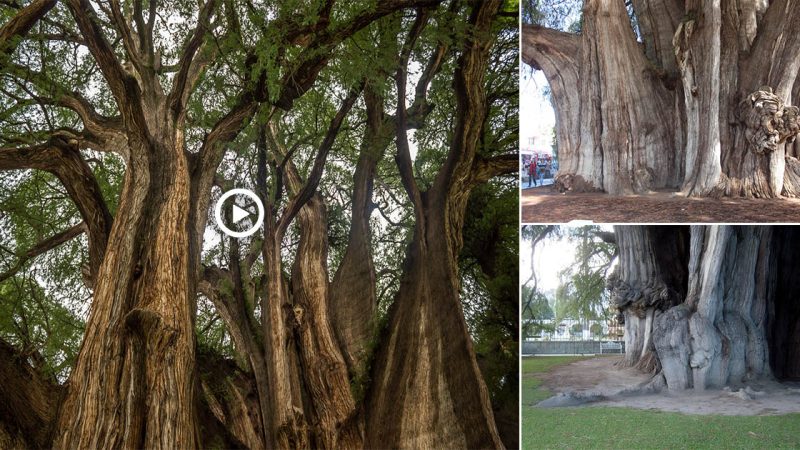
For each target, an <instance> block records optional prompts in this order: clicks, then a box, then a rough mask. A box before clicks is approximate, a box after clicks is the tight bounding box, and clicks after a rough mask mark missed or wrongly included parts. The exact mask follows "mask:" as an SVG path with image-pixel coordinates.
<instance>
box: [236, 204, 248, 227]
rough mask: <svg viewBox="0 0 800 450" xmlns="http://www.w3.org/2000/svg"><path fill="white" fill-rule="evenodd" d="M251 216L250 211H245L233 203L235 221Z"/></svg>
mask: <svg viewBox="0 0 800 450" xmlns="http://www.w3.org/2000/svg"><path fill="white" fill-rule="evenodd" d="M249 216H250V212H249V211H245V210H243V209H242V208H239V207H238V206H236V205H233V221H234V222H237V223H238V222H239V221H240V220H242V219H244V218H245V217H249Z"/></svg>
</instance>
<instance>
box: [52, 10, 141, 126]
mask: <svg viewBox="0 0 800 450" xmlns="http://www.w3.org/2000/svg"><path fill="white" fill-rule="evenodd" d="M67 6H68V7H69V9H70V12H71V13H72V16H73V17H74V18H75V22H76V23H77V24H78V28H79V29H80V30H81V34H82V35H83V37H84V38H85V39H86V44H87V46H88V47H89V51H90V52H91V53H92V56H93V57H94V59H95V61H96V62H97V66H98V67H99V69H100V72H102V73H103V77H104V78H105V79H106V82H107V83H108V86H109V88H110V89H111V92H112V94H113V95H114V98H115V100H116V102H117V107H118V108H119V110H120V112H121V114H122V118H123V121H125V122H126V125H127V126H126V128H128V129H131V130H132V131H134V132H136V133H138V134H139V136H141V137H142V138H146V139H147V140H149V131H148V128H147V122H146V121H145V118H144V112H143V110H142V105H141V89H140V87H139V84H138V83H137V81H136V79H135V78H134V77H133V76H132V75H131V74H128V73H126V72H125V70H124V69H123V68H122V65H120V63H119V61H118V60H117V56H116V54H115V53H114V50H113V49H112V48H111V46H110V45H109V44H108V41H106V38H105V36H104V35H103V30H102V28H101V27H100V25H99V23H98V21H97V12H96V11H95V10H94V8H93V7H92V5H91V3H90V1H89V0H67Z"/></svg>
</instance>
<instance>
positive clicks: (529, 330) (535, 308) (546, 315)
mask: <svg viewBox="0 0 800 450" xmlns="http://www.w3.org/2000/svg"><path fill="white" fill-rule="evenodd" d="M531 291H532V288H531V287H530V286H522V298H523V299H530V303H528V307H527V308H525V309H524V310H523V311H522V330H521V331H522V336H523V338H529V337H535V336H541V334H542V333H553V332H555V328H556V326H555V323H545V321H546V320H550V319H554V318H555V313H554V312H553V308H552V307H550V302H549V300H548V298H547V297H546V296H545V295H544V294H542V293H541V292H538V291H537V292H533V293H532V292H531Z"/></svg>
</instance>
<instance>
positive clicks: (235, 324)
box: [0, 0, 518, 448]
mask: <svg viewBox="0 0 800 450" xmlns="http://www.w3.org/2000/svg"><path fill="white" fill-rule="evenodd" d="M34 3H36V4H38V3H41V2H34ZM34 3H32V4H30V5H28V6H23V5H19V4H16V3H13V4H8V5H3V6H2V15H0V17H3V18H4V19H5V20H6V22H5V25H4V26H3V33H6V30H9V29H12V28H13V29H14V30H16V31H13V32H11V33H8V34H4V35H3V36H4V37H5V36H9V37H6V40H5V41H4V42H2V43H0V48H2V49H3V52H5V53H4V54H3V56H2V59H0V75H1V76H2V78H1V80H2V81H0V83H2V84H0V86H1V87H2V92H3V94H2V96H0V107H1V108H2V112H0V121H1V122H0V139H1V141H0V147H1V148H0V170H3V171H11V172H4V173H3V177H4V179H3V182H4V184H3V185H4V187H5V186H7V187H8V188H9V189H8V190H7V191H5V192H3V196H4V198H5V200H4V201H6V203H5V204H4V209H3V211H4V214H3V216H2V219H1V220H3V221H4V225H9V227H8V228H7V229H8V230H9V231H8V232H6V231H4V232H3V233H4V234H3V235H2V236H3V241H2V243H3V250H4V253H3V258H4V260H3V263H4V264H5V266H4V269H3V270H2V273H3V274H4V279H5V280H6V281H5V282H4V283H12V282H16V281H17V280H18V279H20V277H21V278H22V279H23V280H24V279H28V280H30V279H31V278H33V279H36V281H38V282H39V284H41V285H42V288H40V290H42V289H43V291H42V292H38V293H37V289H36V288H35V287H31V286H35V284H32V283H31V282H30V281H28V282H27V285H28V287H27V288H25V289H26V292H27V294H25V295H26V296H30V298H31V299H32V300H33V301H37V299H39V300H41V301H43V302H44V300H43V299H46V298H47V296H48V295H49V296H53V295H54V293H55V295H57V296H59V298H57V299H56V300H55V301H54V302H44V303H43V304H44V305H45V307H44V308H41V310H40V311H39V312H37V318H39V319H42V320H44V318H54V317H56V315H57V311H58V308H59V307H65V308H66V310H68V314H67V313H65V314H64V315H65V316H68V320H67V321H68V322H69V321H72V322H74V323H75V324H76V327H73V328H77V329H78V330H80V329H81V327H83V330H85V331H84V332H83V333H82V344H81V346H80V349H79V351H77V356H76V357H75V363H74V366H73V365H72V364H71V363H69V364H67V365H68V366H69V369H70V370H67V367H62V368H61V369H58V370H54V369H53V368H54V367H57V366H54V364H53V363H54V362H55V361H57V360H58V358H62V357H63V358H64V361H71V360H70V358H69V353H68V352H67V349H58V350H57V351H56V353H57V354H58V356H57V357H56V356H52V357H50V356H45V358H48V357H50V358H51V361H50V362H49V366H50V368H51V370H52V371H53V372H57V373H56V379H55V380H54V379H52V377H51V378H47V377H44V376H40V374H42V373H43V372H42V370H40V367H38V366H37V365H36V364H35V363H32V362H31V361H32V360H30V359H24V358H23V359H19V358H11V357H7V358H4V359H3V360H2V362H0V364H2V365H3V370H4V371H5V372H3V373H7V374H8V375H9V377H12V376H14V377H15V378H14V379H15V380H23V379H26V377H27V378H30V379H32V380H33V381H31V382H30V383H11V384H9V389H4V390H2V391H0V398H3V399H5V400H7V401H5V402H3V403H4V405H7V406H8V409H7V411H15V410H19V409H21V408H25V407H26V405H36V410H35V411H34V413H35V414H31V415H20V416H13V415H10V414H8V413H7V411H4V413H3V414H0V419H2V420H0V421H2V422H3V428H2V430H0V431H4V433H0V434H4V435H3V436H2V439H5V441H8V442H14V443H17V444H19V443H20V442H21V443H23V444H22V445H28V446H43V447H49V446H57V447H73V446H78V447H80V446H91V447H97V446H102V447H109V448H118V447H148V448H149V447H153V448H164V447H169V448H174V446H175V445H178V446H181V447H186V448H191V447H196V446H200V445H201V444H202V445H204V446H205V445H219V446H222V447H248V448H263V447H278V448H287V447H307V446H310V447H315V448H339V447H343V448H358V447H362V446H368V447H405V446H425V447H451V446H468V447H502V446H503V440H501V438H500V434H499V433H498V426H497V422H496V421H495V412H497V415H498V418H500V417H502V419H498V422H500V423H501V427H500V428H501V430H503V432H502V436H503V438H504V440H505V442H506V443H507V444H509V445H514V443H515V439H516V437H515V436H516V431H514V432H513V433H511V431H510V430H516V426H515V424H513V423H511V422H513V420H515V418H516V415H514V416H513V419H512V418H511V416H509V414H508V411H509V406H508V405H509V400H508V399H509V398H511V396H512V395H511V392H514V394H513V397H514V398H516V393H515V391H514V390H515V389H516V381H515V378H514V376H512V375H511V373H512V372H510V364H509V359H510V358H511V357H510V356H509V355H512V354H513V355H516V342H517V340H518V336H517V334H516V332H515V331H514V329H513V326H510V324H511V325H513V323H514V321H512V320H511V319H510V317H516V311H514V310H515V308H516V301H513V302H512V301H510V297H509V295H510V294H509V292H511V291H512V290H511V289H509V288H508V286H509V285H510V284H511V285H514V286H516V284H517V282H516V281H515V280H514V279H513V276H511V277H509V275H508V273H509V272H510V269H509V267H510V266H509V261H513V260H515V255H514V249H515V248H516V243H515V241H514V235H513V234H512V233H510V232H509V231H508V227H509V226H508V223H509V221H510V220H514V221H515V220H516V212H515V210H514V209H512V208H509V207H507V205H508V204H509V202H510V200H509V198H511V195H512V194H511V193H512V192H513V193H514V194H515V193H516V190H515V188H514V187H513V178H508V179H497V178H496V177H497V176H498V175H502V174H507V173H512V172H513V171H514V170H515V168H516V160H517V157H516V151H515V148H516V145H517V140H518V139H517V135H516V128H517V124H516V114H517V109H516V92H517V80H516V74H517V72H516V57H517V56H516V55H517V53H516V41H517V35H516V17H517V11H516V9H515V5H513V4H503V2H501V1H486V2H459V1H453V2H447V3H444V2H440V1H435V0H433V1H428V0H404V1H401V0H397V1H389V2H381V3H380V4H379V5H377V6H376V5H374V4H373V3H372V2H347V3H341V2H332V1H311V2H305V1H302V2H280V3H277V4H263V5H261V4H259V5H254V4H253V3H251V2H237V1H215V0H210V1H208V2H206V3H202V4H200V5H198V4H195V3H192V2H177V3H171V4H169V5H167V4H163V3H159V2H155V1H150V2H140V1H132V2H117V1H113V0H112V1H109V2H99V3H90V2H88V1H83V0H71V1H67V2H64V3H63V4H62V3H59V4H56V5H55V6H52V5H51V8H50V9H49V10H40V12H39V13H37V14H38V21H35V23H34V24H33V25H25V26H24V27H18V26H16V25H13V24H15V23H19V22H20V20H21V19H22V18H25V17H29V16H28V12H29V11H30V8H29V7H31V8H32V7H33V5H34ZM15 21H16V22H15ZM12 25H13V26H12ZM389 155H393V156H394V161H392V160H391V159H390V158H389V157H388V156H389ZM31 169H32V170H31ZM231 187H246V188H251V189H253V190H254V191H256V192H258V194H259V195H260V197H261V198H262V200H263V201H264V204H265V207H266V218H265V223H264V226H263V229H262V230H261V231H260V232H259V233H257V234H256V235H254V236H253V237H252V238H250V239H243V240H230V239H228V238H227V237H224V236H221V235H219V234H218V233H216V227H215V226H214V224H213V221H212V223H209V220H208V219H209V216H210V214H209V205H211V204H212V202H213V201H214V200H215V199H216V198H217V196H218V195H220V193H221V192H223V191H225V190H227V189H229V188H231ZM473 192H474V195H471V194H472V193H473ZM495 202H497V203H496V204H497V205H498V206H497V212H496V214H494V215H493V216H494V218H493V219H490V220H491V221H489V222H483V223H482V219H481V217H480V214H479V213H478V211H482V210H483V209H485V205H490V204H492V205H494V204H495ZM32 203H33V204H40V205H42V206H43V208H42V209H41V212H39V210H37V209H35V208H32V207H31V204H32ZM470 205H472V206H470ZM5 206H8V208H7V209H6V208H5ZM470 208H472V209H470ZM509 216H512V217H511V219H509ZM490 217H491V216H490ZM465 230H468V231H467V232H468V233H469V234H466V233H467V232H465ZM465 243H466V244H467V245H464V244H465ZM480 245H482V246H483V247H480ZM46 252H48V253H47V254H48V255H52V257H51V258H38V257H39V256H40V255H43V254H45V253H46ZM53 252H56V253H53ZM56 267H60V268H61V270H60V271H59V270H55V268H56ZM32 272H39V273H42V274H44V275H41V277H42V278H40V279H37V278H39V277H37V276H36V275H32ZM511 273H513V272H511ZM59 278H62V279H59ZM0 281H2V280H0ZM59 281H61V282H62V284H69V285H70V286H72V288H73V289H74V291H73V290H65V289H63V288H62V287H63V286H60V285H59V284H57V283H58V282H59ZM0 292H3V295H7V296H13V297H14V298H15V301H22V300H24V299H25V298H26V297H23V294H22V293H21V292H17V291H13V290H8V289H5V290H2V291H0ZM482 294H484V295H482ZM23 303H24V302H23ZM65 305H66V306H65ZM20 311H26V314H27V310H25V309H24V308H23V309H20ZM465 312H466V314H465ZM14 314H16V315H15V316H14V317H15V318H16V317H17V316H19V317H21V314H22V313H20V312H15V313H14ZM467 320H469V324H468V323H467ZM84 324H85V325H84ZM409 324H415V326H413V327H412V326H409ZM12 325H13V324H12ZM57 332H60V331H59V330H57V329H55V328H54V329H53V330H52V331H48V333H53V335H58V333H57ZM17 335H19V336H22V335H23V333H18V334H15V336H17ZM4 337H5V336H4ZM30 339H31V340H32V341H38V342H41V340H42V339H43V338H39V337H36V335H31V337H30ZM9 340H11V341H12V342H15V343H17V342H22V341H20V340H17V341H14V339H11V338H10V337H9ZM18 345H20V344H18ZM70 349H71V350H72V351H76V350H78V349H76V348H75V347H70ZM476 349H477V351H478V353H479V355H481V356H482V358H481V360H482V361H488V362H489V363H488V364H479V360H478V358H477V357H476ZM18 350H19V349H15V351H18ZM42 367H44V366H42ZM67 372H68V381H67V382H66V383H64V379H63V378H64V377H66V376H67V375H66V373H67ZM421 373H426V374H431V376H430V377H419V376H418V374H421ZM513 373H514V374H515V369H514V372H513ZM32 374H34V375H35V376H34V375H32ZM59 377H62V378H59ZM485 380H487V381H489V387H488V388H487V382H486V381H485ZM11 387H13V388H14V390H11V389H10V388H11ZM17 389H21V390H22V391H21V392H22V393H23V395H17V394H16V392H17ZM42 392H52V393H58V395H50V396H47V401H44V402H40V401H38V400H37V399H39V398H40V397H41V394H42ZM26 430H39V431H37V432H36V433H33V434H30V433H27V432H26ZM28 436H30V437H29V438H28ZM28 439H30V441H28Z"/></svg>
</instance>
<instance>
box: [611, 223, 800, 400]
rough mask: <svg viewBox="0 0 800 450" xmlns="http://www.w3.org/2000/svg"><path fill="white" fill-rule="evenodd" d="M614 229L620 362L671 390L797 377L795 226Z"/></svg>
mask: <svg viewBox="0 0 800 450" xmlns="http://www.w3.org/2000/svg"><path fill="white" fill-rule="evenodd" d="M615 230H616V235H617V240H618V243H619V250H620V262H619V265H618V267H617V270H616V271H615V273H614V274H613V275H612V276H611V277H610V278H609V288H610V290H611V298H612V301H613V302H614V303H615V305H616V307H617V308H618V309H619V311H620V312H621V314H622V315H623V317H624V325H625V344H626V345H625V348H626V353H625V362H626V364H628V365H632V366H636V367H639V368H640V369H642V370H645V371H650V372H652V373H654V374H655V375H657V376H656V378H655V379H654V380H655V382H656V383H660V384H662V385H666V387H667V388H669V389H677V390H680V389H687V388H694V389H701V390H702V389H705V388H712V387H721V386H725V385H741V384H742V383H746V382H749V381H752V380H757V379H760V378H770V377H775V378H777V379H778V380H792V379H797V378H798V375H800V366H798V361H799V359H798V354H797V349H798V346H797V345H796V344H797V342H799V341H798V339H800V335H799V334H798V330H800V326H799V325H800V309H798V306H797V302H796V301H793V300H789V299H790V298H796V297H795V296H796V295H797V287H798V286H797V283H796V281H795V280H796V274H797V271H798V267H800V266H799V265H798V263H797V261H796V258H795V257H794V256H793V255H792V254H791V253H792V252H791V250H789V249H791V248H792V247H793V246H794V245H795V244H796V242H797V241H796V240H797V238H798V230H797V228H796V227H780V226H778V227H768V226H752V227H742V226H692V227H688V226H682V227H670V226H618V227H616V228H615Z"/></svg>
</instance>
